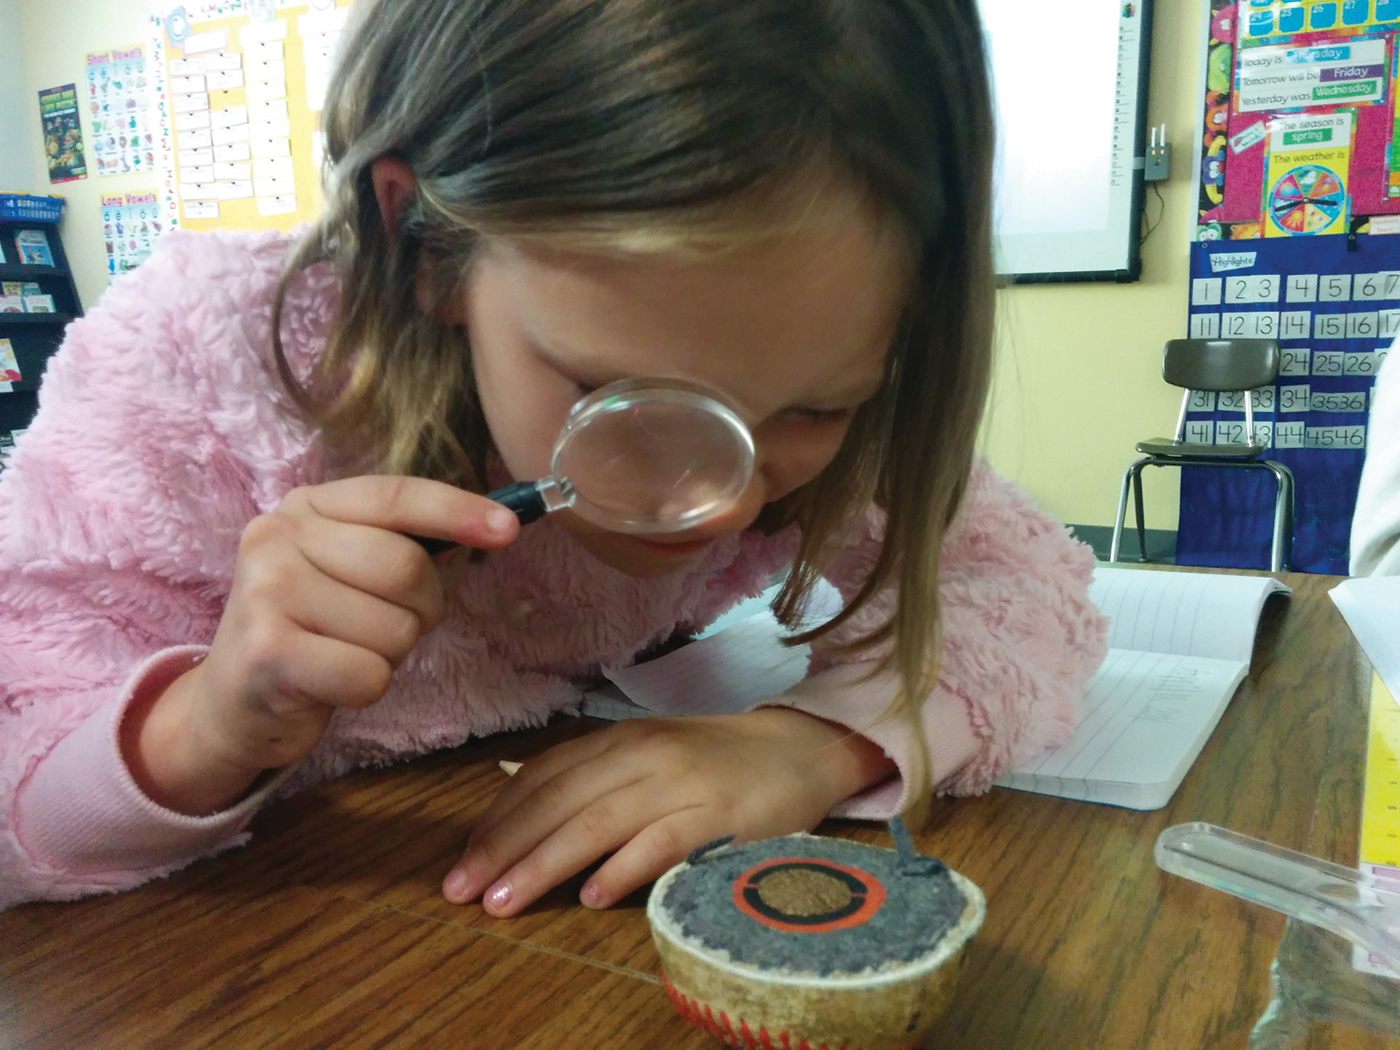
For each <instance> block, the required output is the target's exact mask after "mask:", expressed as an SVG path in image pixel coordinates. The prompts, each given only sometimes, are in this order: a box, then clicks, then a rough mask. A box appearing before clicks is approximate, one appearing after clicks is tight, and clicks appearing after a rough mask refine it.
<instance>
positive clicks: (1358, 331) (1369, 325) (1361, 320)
mask: <svg viewBox="0 0 1400 1050" xmlns="http://www.w3.org/2000/svg"><path fill="white" fill-rule="evenodd" d="M1376 325H1377V322H1376V314H1375V313H1374V312H1373V313H1368V314H1347V338H1348V339H1374V338H1375V337H1376Z"/></svg>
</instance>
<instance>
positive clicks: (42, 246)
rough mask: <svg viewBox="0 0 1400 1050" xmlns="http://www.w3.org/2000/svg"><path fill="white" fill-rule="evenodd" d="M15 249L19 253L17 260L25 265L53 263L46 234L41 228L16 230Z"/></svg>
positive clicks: (50, 264) (48, 264) (49, 264)
mask: <svg viewBox="0 0 1400 1050" xmlns="http://www.w3.org/2000/svg"><path fill="white" fill-rule="evenodd" d="M15 251H16V252H17V253H18V254H19V261H20V262H21V263H23V264H24V265H26V266H52V265H53V252H52V250H50V248H49V238H48V234H46V233H45V232H44V231H43V230H17V231H16V232H15Z"/></svg>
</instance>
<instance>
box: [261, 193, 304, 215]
mask: <svg viewBox="0 0 1400 1050" xmlns="http://www.w3.org/2000/svg"><path fill="white" fill-rule="evenodd" d="M296 210H297V199H296V198H295V197H259V198H258V214H259V215H262V216H268V215H292V214H295V213H296Z"/></svg>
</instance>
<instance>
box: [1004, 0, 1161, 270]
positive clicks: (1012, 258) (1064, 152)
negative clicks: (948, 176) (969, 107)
mask: <svg viewBox="0 0 1400 1050" xmlns="http://www.w3.org/2000/svg"><path fill="white" fill-rule="evenodd" d="M979 7H980V10H981V14H982V20H983V24H984V26H985V28H986V33H987V38H988V43H989V48H990V52H991V64H992V81H993V90H994V91H995V93H996V108H997V160H996V173H995V190H994V193H995V197H994V204H993V208H994V214H993V223H994V230H993V232H994V244H995V252H996V266H997V272H998V273H1000V274H1002V275H1004V276H1007V277H1010V278H1011V279H1013V280H1015V281H1018V282H1039V281H1133V280H1136V279H1137V277H1138V274H1139V272H1140V270H1141V262H1140V259H1139V255H1138V246H1139V229H1140V222H1141V216H1142V193H1143V182H1142V173H1143V172H1142V169H1143V154H1144V152H1145V141H1146V119H1147V66H1148V49H1149V44H1150V40H1151V35H1152V5H1151V0H1134V2H1132V3H1127V2H1124V0H1052V2H1048V3H1047V2H1046V0H980V4H979Z"/></svg>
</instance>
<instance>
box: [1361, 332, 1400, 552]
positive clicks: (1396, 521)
mask: <svg viewBox="0 0 1400 1050" xmlns="http://www.w3.org/2000/svg"><path fill="white" fill-rule="evenodd" d="M1396 342H1397V344H1400V340H1397V341H1396ZM1370 424H1371V425H1370V426H1369V427H1368V428H1367V430H1366V465H1365V466H1364V467H1363V468H1362V470H1361V488H1360V490H1359V491H1358V492H1357V494H1356V513H1355V514H1354V515H1353V517H1352V522H1351V574H1352V575H1353V576H1400V353H1397V352H1396V350H1395V347H1394V346H1392V348H1391V351H1390V354H1389V356H1388V357H1387V358H1386V361H1385V363H1384V364H1383V365H1381V369H1380V372H1379V373H1378V374H1377V375H1376V388H1375V393H1374V394H1373V395H1372V397H1371V420H1370Z"/></svg>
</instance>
